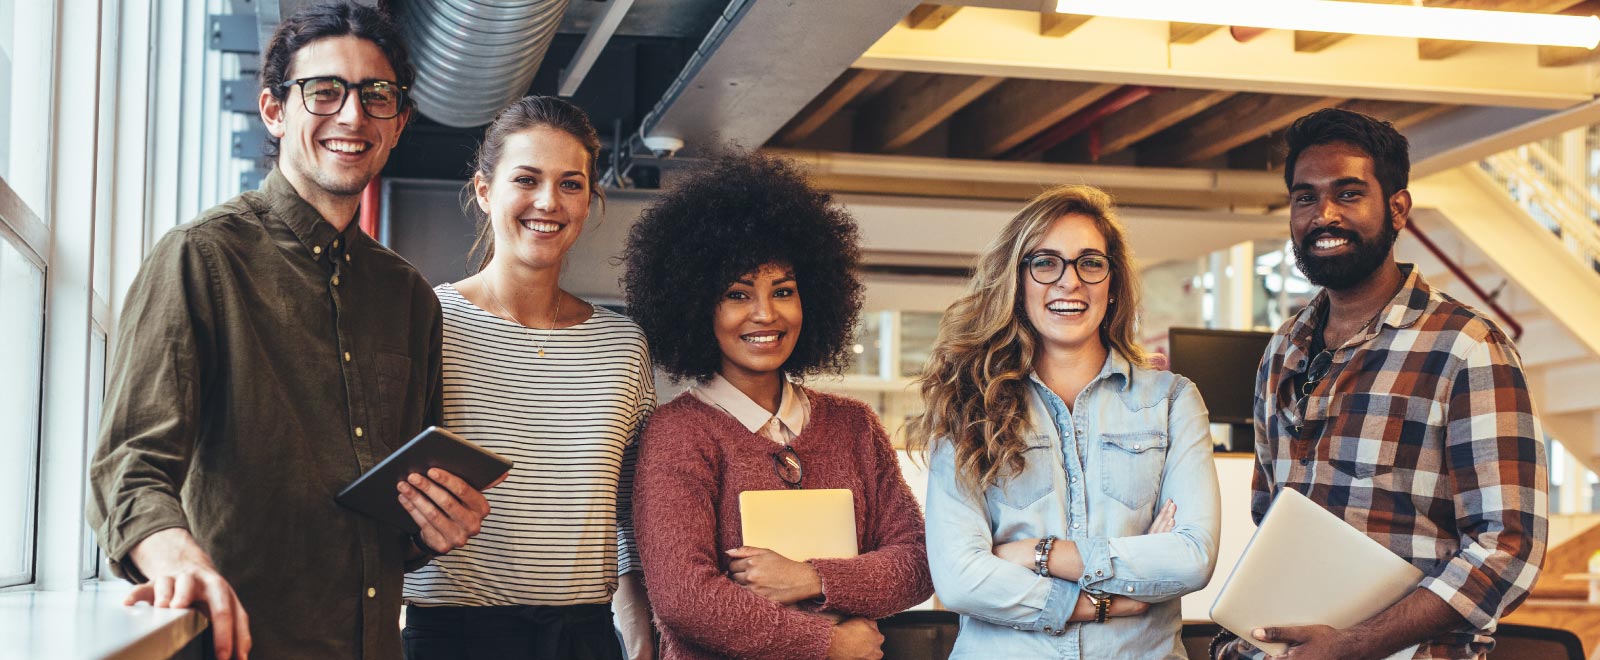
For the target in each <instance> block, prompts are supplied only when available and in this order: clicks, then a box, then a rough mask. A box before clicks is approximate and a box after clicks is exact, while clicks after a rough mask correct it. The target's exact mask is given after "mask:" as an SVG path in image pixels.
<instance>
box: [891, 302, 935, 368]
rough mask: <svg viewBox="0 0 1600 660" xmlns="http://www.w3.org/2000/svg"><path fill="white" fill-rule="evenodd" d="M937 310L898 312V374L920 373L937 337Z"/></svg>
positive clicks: (931, 352)
mask: <svg viewBox="0 0 1600 660" xmlns="http://www.w3.org/2000/svg"><path fill="white" fill-rule="evenodd" d="M942 318H944V314H941V313H939V312H901V313H900V375H901V376H905V377H907V378H912V377H915V376H918V375H921V374H922V368H923V366H924V365H926V364H927V363H928V356H929V355H932V354H933V341H934V340H935V339H938V338H939V320H940V319H942Z"/></svg>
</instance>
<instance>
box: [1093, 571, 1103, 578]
mask: <svg viewBox="0 0 1600 660" xmlns="http://www.w3.org/2000/svg"><path fill="white" fill-rule="evenodd" d="M1102 575H1105V573H1101V572H1100V571H1095V572H1094V576H1095V577H1100V576H1102Z"/></svg>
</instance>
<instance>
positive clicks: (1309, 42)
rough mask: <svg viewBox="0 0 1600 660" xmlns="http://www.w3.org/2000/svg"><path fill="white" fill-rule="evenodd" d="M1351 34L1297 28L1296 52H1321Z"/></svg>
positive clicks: (1377, 0)
mask: <svg viewBox="0 0 1600 660" xmlns="http://www.w3.org/2000/svg"><path fill="white" fill-rule="evenodd" d="M1346 1H1347V2H1364V3H1367V4H1369V5H1409V4H1411V1H1410V0H1346ZM1349 36H1350V35H1349V34H1348V33H1344V32H1308V31H1305V30H1296V31H1295V33H1294V52H1296V53H1320V52H1322V51H1324V50H1326V49H1327V48H1328V47H1329V46H1332V45H1334V44H1336V43H1339V42H1341V41H1344V40H1345V39H1346V38H1348V37H1349Z"/></svg>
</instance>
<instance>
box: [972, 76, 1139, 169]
mask: <svg viewBox="0 0 1600 660" xmlns="http://www.w3.org/2000/svg"><path fill="white" fill-rule="evenodd" d="M1118 87H1120V85H1115V84H1094V83H1081V82H1059V81H1054V80H1030V79H1025V78H1019V79H1014V80H1007V81H1006V82H1004V83H1002V84H1000V85H999V86H998V87H995V89H994V91H992V92H990V93H988V94H986V95H984V96H983V98H980V99H978V100H977V101H976V102H974V103H973V104H972V105H971V106H969V107H968V108H967V109H966V110H963V111H961V112H960V113H959V114H957V115H956V118H955V121H956V125H955V129H956V130H954V131H952V132H951V141H952V144H951V149H952V151H954V152H955V153H956V154H957V155H960V156H967V157H978V158H995V157H997V156H999V155H1000V154H1003V153H1005V152H1007V151H1009V150H1011V148H1013V147H1015V146H1017V145H1019V144H1022V143H1023V142H1025V141H1027V140H1028V139H1029V138H1031V137H1033V136H1035V135H1038V134H1039V133H1041V132H1043V131H1044V130H1045V129H1048V128H1050V127H1051V126H1054V125H1056V124H1057V123H1060V122H1061V121H1062V120H1064V119H1066V118H1067V117H1071V116H1072V115H1073V114H1076V113H1077V112H1078V111H1079V110H1082V109H1084V108H1086V107H1088V106H1089V105H1090V104H1091V103H1094V102H1095V101H1098V100H1100V99H1101V97H1104V96H1105V95H1107V94H1110V93H1111V92H1113V91H1116V89H1117V88H1118Z"/></svg>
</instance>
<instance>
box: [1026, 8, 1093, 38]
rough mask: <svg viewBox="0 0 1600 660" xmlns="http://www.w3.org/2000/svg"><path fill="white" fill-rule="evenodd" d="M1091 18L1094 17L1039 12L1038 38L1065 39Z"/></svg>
mask: <svg viewBox="0 0 1600 660" xmlns="http://www.w3.org/2000/svg"><path fill="white" fill-rule="evenodd" d="M1091 18H1094V17H1093V16H1084V15H1082V14H1057V13H1055V12H1053V11H1047V12H1041V13H1040V14H1039V36H1041V37H1065V36H1067V35H1068V34H1071V33H1072V31H1073V30H1076V29H1078V28H1080V27H1083V24H1084V23H1088V22H1089V19H1091Z"/></svg>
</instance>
